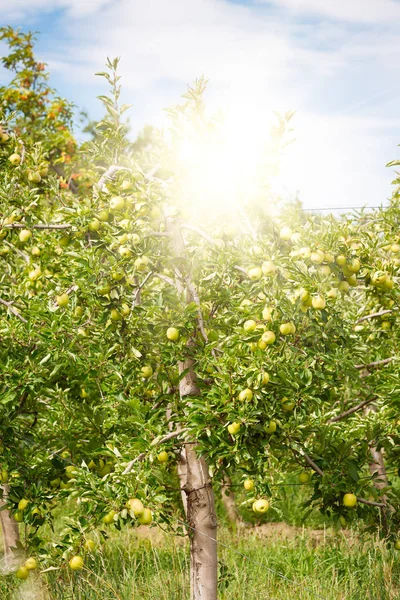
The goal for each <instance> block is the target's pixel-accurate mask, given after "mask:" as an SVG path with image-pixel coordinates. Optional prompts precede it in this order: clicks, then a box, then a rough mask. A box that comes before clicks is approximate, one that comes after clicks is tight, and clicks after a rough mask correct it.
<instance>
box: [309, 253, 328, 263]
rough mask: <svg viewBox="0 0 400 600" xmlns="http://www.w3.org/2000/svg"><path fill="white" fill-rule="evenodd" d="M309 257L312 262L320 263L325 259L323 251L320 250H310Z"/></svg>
mask: <svg viewBox="0 0 400 600" xmlns="http://www.w3.org/2000/svg"><path fill="white" fill-rule="evenodd" d="M310 259H311V262H313V263H314V264H316V265H320V264H321V263H323V262H324V260H325V253H324V252H323V251H322V250H315V252H311V256H310Z"/></svg>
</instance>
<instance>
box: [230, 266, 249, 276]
mask: <svg viewBox="0 0 400 600" xmlns="http://www.w3.org/2000/svg"><path fill="white" fill-rule="evenodd" d="M233 268H234V269H236V270H237V271H240V272H241V273H244V274H245V275H247V271H246V269H243V267H239V266H238V265H235V266H234V267H233Z"/></svg>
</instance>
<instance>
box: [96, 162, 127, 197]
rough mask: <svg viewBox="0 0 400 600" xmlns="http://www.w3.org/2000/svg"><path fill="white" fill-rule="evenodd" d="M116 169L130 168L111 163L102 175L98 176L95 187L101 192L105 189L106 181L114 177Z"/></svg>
mask: <svg viewBox="0 0 400 600" xmlns="http://www.w3.org/2000/svg"><path fill="white" fill-rule="evenodd" d="M118 171H130V169H128V167H119V166H118V165H111V167H109V168H108V169H107V171H106V172H105V173H103V175H102V176H101V177H100V179H99V182H98V184H97V186H96V188H97V189H99V190H100V191H101V192H105V191H107V182H108V181H112V180H113V179H114V176H115V174H116V173H118Z"/></svg>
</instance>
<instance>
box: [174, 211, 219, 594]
mask: <svg viewBox="0 0 400 600" xmlns="http://www.w3.org/2000/svg"><path fill="white" fill-rule="evenodd" d="M166 225H167V231H168V232H169V233H170V235H171V242H172V249H173V253H174V255H175V258H177V259H178V258H184V259H185V260H184V261H183V267H180V266H178V264H179V263H178V261H177V262H176V263H175V266H174V272H175V285H176V288H177V290H178V293H180V294H182V295H183V294H185V295H186V302H187V303H188V304H189V303H191V302H196V303H197V304H198V306H199V317H198V320H197V328H198V329H199V330H200V329H203V327H202V315H201V309H200V301H199V299H198V296H197V290H195V287H194V286H193V284H192V282H191V280H190V275H189V273H190V269H188V268H187V266H186V256H185V255H186V249H185V243H184V240H183V237H182V234H181V231H180V229H179V226H178V225H177V224H176V223H175V222H173V221H172V220H171V219H167V220H166ZM186 347H187V353H188V355H187V357H186V358H185V360H182V361H179V364H178V368H179V375H180V381H179V394H180V398H181V401H186V399H187V401H188V402H189V403H190V400H189V398H190V396H192V397H194V396H197V397H198V396H200V390H199V388H198V386H197V378H196V373H195V369H194V360H193V358H191V356H190V354H191V353H192V352H193V350H194V349H195V347H196V346H195V342H194V341H193V339H190V340H189V341H188V343H187V346H186ZM184 453H185V459H186V461H185V462H186V465H185V466H186V484H185V487H184V490H185V493H186V497H187V518H188V524H189V528H190V600H217V588H218V557H217V515H216V512H215V502H214V493H213V490H212V487H211V481H210V475H209V472H208V467H207V464H206V462H205V459H204V458H199V457H198V456H197V453H196V444H195V443H192V444H186V446H185V450H184ZM180 468H181V469H182V471H181V474H183V463H181V467H180Z"/></svg>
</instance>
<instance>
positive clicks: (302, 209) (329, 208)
mask: <svg viewBox="0 0 400 600" xmlns="http://www.w3.org/2000/svg"><path fill="white" fill-rule="evenodd" d="M366 208H369V209H371V210H373V209H377V208H382V207H381V206H333V207H328V208H300V209H299V210H300V211H301V212H311V211H314V210H315V211H319V210H345V211H346V210H362V209H366Z"/></svg>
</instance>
